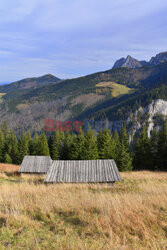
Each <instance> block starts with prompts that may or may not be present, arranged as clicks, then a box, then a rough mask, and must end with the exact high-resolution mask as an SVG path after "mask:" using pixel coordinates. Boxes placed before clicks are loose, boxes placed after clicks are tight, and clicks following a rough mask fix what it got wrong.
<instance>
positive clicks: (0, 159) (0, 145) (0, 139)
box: [0, 130, 5, 162]
mask: <svg viewBox="0 0 167 250" xmlns="http://www.w3.org/2000/svg"><path fill="white" fill-rule="evenodd" d="M4 143H5V138H4V134H3V132H2V131H1V130H0V162H3V160H4V154H3V153H4Z"/></svg>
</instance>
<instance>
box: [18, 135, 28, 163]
mask: <svg viewBox="0 0 167 250" xmlns="http://www.w3.org/2000/svg"><path fill="white" fill-rule="evenodd" d="M18 149H19V163H21V162H22V160H23V158H24V156H26V155H29V145H28V141H27V137H26V135H25V133H24V131H23V132H22V134H21V137H20V139H19V143H18Z"/></svg>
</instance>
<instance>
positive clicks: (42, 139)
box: [37, 132, 50, 156]
mask: <svg viewBox="0 0 167 250" xmlns="http://www.w3.org/2000/svg"><path fill="white" fill-rule="evenodd" d="M37 155H44V156H49V155H50V154H49V147H48V142H47V139H46V136H45V133H44V132H43V133H42V134H41V135H40V136H39V139H38V143H37Z"/></svg>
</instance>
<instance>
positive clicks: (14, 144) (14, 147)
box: [9, 132, 19, 164]
mask: <svg viewBox="0 0 167 250" xmlns="http://www.w3.org/2000/svg"><path fill="white" fill-rule="evenodd" d="M9 155H10V157H11V159H12V163H14V164H19V150H18V141H17V138H16V135H15V134H14V132H12V134H11V136H10V150H9Z"/></svg>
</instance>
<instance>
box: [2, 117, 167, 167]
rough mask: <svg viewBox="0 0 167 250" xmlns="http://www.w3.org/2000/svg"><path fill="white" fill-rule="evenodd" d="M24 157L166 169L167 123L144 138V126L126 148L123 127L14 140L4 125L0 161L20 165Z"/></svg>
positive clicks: (24, 135) (58, 132)
mask: <svg viewBox="0 0 167 250" xmlns="http://www.w3.org/2000/svg"><path fill="white" fill-rule="evenodd" d="M25 155H45V156H49V155H50V156H51V158H52V159H53V160H59V159H60V160H96V159H114V160H115V161H116V163H117V166H118V168H119V170H120V171H131V170H132V169H134V170H143V169H148V170H167V167H166V166H167V121H166V122H164V125H163V128H162V129H161V130H160V131H159V132H157V131H156V130H154V131H153V132H152V134H151V138H148V136H147V132H146V128H145V127H144V128H143V129H142V131H141V132H140V133H139V135H138V136H137V137H136V138H135V140H134V143H133V145H131V147H130V145H129V139H128V133H127V129H126V126H125V125H124V126H123V127H122V130H121V132H120V133H118V132H117V131H115V132H114V133H111V132H110V130H107V129H106V130H103V131H101V132H99V133H96V132H95V131H93V130H91V129H90V128H89V129H88V131H86V132H83V131H82V130H80V131H79V132H78V133H77V134H75V133H70V132H63V131H55V132H54V134H53V135H51V136H50V137H48V139H47V137H46V134H45V133H44V132H43V133H41V134H38V133H36V134H35V135H34V136H33V137H32V136H31V134H30V132H28V133H25V132H24V131H23V132H22V134H21V135H20V136H19V137H18V138H17V136H16V135H15V133H14V131H13V130H10V129H8V127H7V125H6V123H4V124H2V125H1V128H0V162H4V163H13V164H21V162H22V160H23V158H24V156H25Z"/></svg>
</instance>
